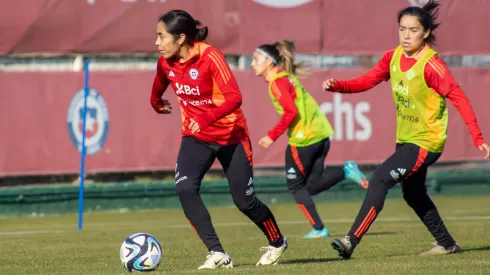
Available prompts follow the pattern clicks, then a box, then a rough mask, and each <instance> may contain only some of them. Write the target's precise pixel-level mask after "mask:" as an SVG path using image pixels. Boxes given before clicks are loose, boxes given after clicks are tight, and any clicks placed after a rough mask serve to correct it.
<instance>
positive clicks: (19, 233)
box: [0, 230, 63, 236]
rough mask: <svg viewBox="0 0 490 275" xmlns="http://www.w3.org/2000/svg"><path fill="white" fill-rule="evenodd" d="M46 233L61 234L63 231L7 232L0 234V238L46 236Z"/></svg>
mask: <svg viewBox="0 0 490 275" xmlns="http://www.w3.org/2000/svg"><path fill="white" fill-rule="evenodd" d="M47 233H63V230H38V231H8V232H0V236H13V235H35V234H47Z"/></svg>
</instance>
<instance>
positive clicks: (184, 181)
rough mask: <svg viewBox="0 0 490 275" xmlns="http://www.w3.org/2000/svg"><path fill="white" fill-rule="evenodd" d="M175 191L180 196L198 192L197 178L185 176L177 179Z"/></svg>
mask: <svg viewBox="0 0 490 275" xmlns="http://www.w3.org/2000/svg"><path fill="white" fill-rule="evenodd" d="M175 184H176V185H175V192H176V193H177V195H178V196H185V195H186V194H193V193H196V192H198V190H197V187H196V186H197V185H196V180H194V179H192V178H188V177H187V176H183V177H180V178H177V179H176V180H175Z"/></svg>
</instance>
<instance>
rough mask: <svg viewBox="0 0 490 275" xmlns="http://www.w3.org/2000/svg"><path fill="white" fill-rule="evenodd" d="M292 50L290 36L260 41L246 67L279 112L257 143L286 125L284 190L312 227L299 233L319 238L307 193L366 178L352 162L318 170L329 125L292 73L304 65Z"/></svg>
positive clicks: (321, 231)
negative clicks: (259, 79) (264, 86)
mask: <svg viewBox="0 0 490 275" xmlns="http://www.w3.org/2000/svg"><path fill="white" fill-rule="evenodd" d="M293 54H294V44H293V42H291V41H280V42H277V43H275V44H273V45H268V44H266V45H262V46H260V47H258V48H257V49H256V50H255V52H254V53H253V60H252V68H253V69H254V71H255V74H256V75H257V76H262V77H264V78H265V80H266V81H267V82H268V83H269V95H270V97H271V100H272V103H273V104H274V107H275V109H276V110H277V112H278V113H279V114H280V115H282V118H281V120H280V121H279V123H278V124H277V125H276V127H274V129H273V130H271V131H269V132H268V134H267V136H265V137H263V138H262V139H261V140H260V141H259V144H260V145H261V146H262V147H264V148H267V147H269V146H270V145H271V144H272V143H273V142H274V141H275V140H276V139H277V138H278V137H279V136H281V135H282V134H283V133H284V132H285V131H286V130H287V134H288V137H289V141H288V146H287V148H286V177H287V185H288V189H289V191H290V192H291V194H292V195H293V197H294V199H295V201H296V202H297V203H298V205H299V207H300V209H301V210H302V211H303V213H304V214H305V216H306V217H307V219H308V221H309V222H310V223H311V225H312V227H313V229H312V230H311V231H310V232H309V233H308V234H306V235H305V236H304V237H303V238H308V239H322V238H325V237H327V236H328V235H329V231H328V229H327V228H326V227H325V226H324V224H323V222H322V220H321V219H320V216H319V215H318V212H317V210H316V207H315V203H314V202H313V200H312V198H311V196H312V195H316V194H318V193H320V192H323V191H325V190H328V189H329V188H330V187H332V186H334V185H335V184H337V183H339V182H340V181H342V180H344V179H345V178H348V179H350V180H352V181H354V182H356V183H358V184H359V185H361V186H362V187H364V188H367V185H368V182H367V180H366V177H365V176H364V174H363V173H362V172H361V171H360V170H359V168H358V167H357V165H356V163H355V162H353V161H348V162H346V163H345V164H344V167H343V168H338V169H335V168H329V169H328V170H325V169H324V162H325V157H326V156H327V153H328V150H329V148H330V140H329V137H330V136H331V135H332V134H333V129H332V126H330V123H329V122H328V120H327V118H326V117H325V115H324V114H323V113H322V112H321V110H320V107H319V106H318V104H317V103H316V101H315V100H314V99H313V97H312V96H311V95H310V94H309V93H308V92H307V91H306V89H305V88H304V87H303V85H301V82H299V80H298V78H297V75H301V74H302V72H304V68H302V66H301V65H299V64H295V63H294V58H293Z"/></svg>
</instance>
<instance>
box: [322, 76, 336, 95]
mask: <svg viewBox="0 0 490 275" xmlns="http://www.w3.org/2000/svg"><path fill="white" fill-rule="evenodd" d="M335 83H337V81H336V80H335V79H333V78H330V79H327V80H325V81H323V84H322V88H323V90H324V91H329V92H331V91H332V89H333V86H334V85H335Z"/></svg>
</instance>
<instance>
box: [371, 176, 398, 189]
mask: <svg viewBox="0 0 490 275" xmlns="http://www.w3.org/2000/svg"><path fill="white" fill-rule="evenodd" d="M395 184H396V181H395V180H394V179H393V178H390V177H389V174H388V175H383V173H382V172H379V171H376V172H374V174H373V176H372V177H371V180H370V181H369V189H376V190H380V192H381V190H383V191H385V192H388V189H390V188H391V187H393V186H394V185H395Z"/></svg>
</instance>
